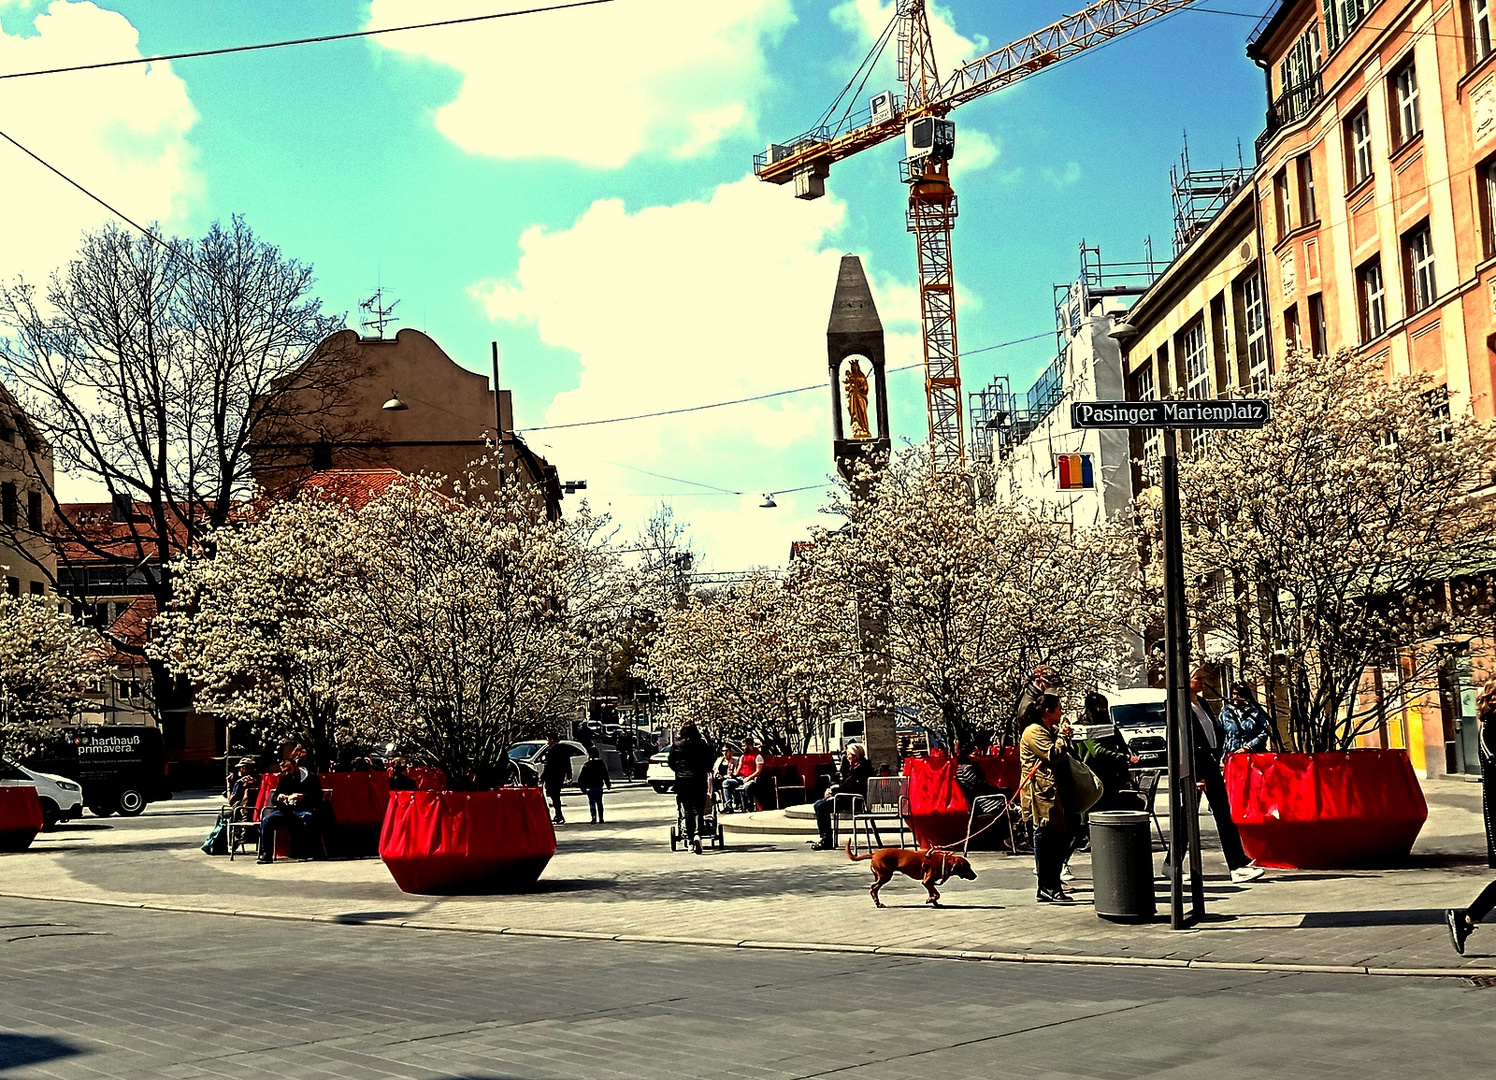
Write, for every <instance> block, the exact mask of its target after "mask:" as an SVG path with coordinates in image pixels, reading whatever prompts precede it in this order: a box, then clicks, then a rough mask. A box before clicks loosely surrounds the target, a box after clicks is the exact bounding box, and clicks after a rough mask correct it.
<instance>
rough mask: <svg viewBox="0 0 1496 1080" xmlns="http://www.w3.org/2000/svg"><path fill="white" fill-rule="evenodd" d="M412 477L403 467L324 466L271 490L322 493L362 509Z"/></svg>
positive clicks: (281, 495) (278, 494)
mask: <svg viewBox="0 0 1496 1080" xmlns="http://www.w3.org/2000/svg"><path fill="white" fill-rule="evenodd" d="M406 479H408V478H407V477H406V475H405V474H404V473H402V472H401V471H400V470H399V469H323V470H322V471H321V472H314V473H311V474H310V475H308V476H304V477H301V478H300V479H297V480H293V481H292V482H291V483H289V484H286V485H285V486H284V487H280V488H277V489H276V490H275V491H274V492H271V497H272V498H276V499H293V498H296V497H297V496H299V495H306V494H312V495H319V496H321V497H323V498H328V499H333V500H335V501H337V502H343V503H347V504H348V505H349V506H351V507H352V508H353V509H355V510H361V509H363V508H364V507H365V506H367V505H368V504H369V503H371V502H373V501H374V500H375V499H377V498H379V497H380V496H381V495H383V494H384V493H385V492H387V491H389V489H390V488H392V487H394V486H395V485H396V484H398V483H400V482H402V481H404V480H406Z"/></svg>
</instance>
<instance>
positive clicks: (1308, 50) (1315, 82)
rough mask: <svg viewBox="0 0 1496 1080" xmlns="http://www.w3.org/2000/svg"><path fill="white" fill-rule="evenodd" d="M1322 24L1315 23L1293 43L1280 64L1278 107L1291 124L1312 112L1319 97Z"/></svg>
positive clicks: (1283, 117) (1285, 121) (1286, 120)
mask: <svg viewBox="0 0 1496 1080" xmlns="http://www.w3.org/2000/svg"><path fill="white" fill-rule="evenodd" d="M1319 66H1320V51H1319V26H1318V25H1317V24H1316V25H1313V26H1311V27H1309V29H1308V30H1306V31H1304V33H1303V34H1301V35H1300V36H1299V39H1298V40H1297V41H1295V42H1294V43H1293V44H1292V45H1291V46H1289V49H1288V54H1287V55H1286V56H1284V58H1283V59H1282V60H1281V61H1280V62H1279V64H1278V103H1277V104H1278V109H1279V112H1280V115H1281V116H1282V119H1283V122H1284V123H1288V124H1291V123H1293V122H1294V121H1295V120H1302V119H1303V118H1304V117H1305V116H1308V115H1309V110H1310V109H1312V108H1313V107H1314V103H1315V102H1316V101H1318V100H1319V92H1320V86H1319Z"/></svg>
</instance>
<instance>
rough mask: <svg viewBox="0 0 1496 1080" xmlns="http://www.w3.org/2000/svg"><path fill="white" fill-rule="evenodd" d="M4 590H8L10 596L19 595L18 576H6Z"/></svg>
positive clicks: (19, 580) (19, 582) (19, 583)
mask: <svg viewBox="0 0 1496 1080" xmlns="http://www.w3.org/2000/svg"><path fill="white" fill-rule="evenodd" d="M5 591H6V592H8V593H10V595H12V596H20V595H21V579H20V578H18V577H8V578H6V579H5Z"/></svg>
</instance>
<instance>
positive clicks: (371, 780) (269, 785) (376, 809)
mask: <svg viewBox="0 0 1496 1080" xmlns="http://www.w3.org/2000/svg"><path fill="white" fill-rule="evenodd" d="M317 778H318V780H320V781H321V783H322V792H323V798H325V799H326V800H327V803H328V805H329V806H330V807H331V809H332V828H330V829H328V830H327V835H326V836H325V837H324V839H325V840H326V842H327V851H328V854H330V855H342V856H350V857H351V856H358V855H374V854H377V853H378V851H379V830H380V829H381V828H382V827H383V825H384V810H385V806H386V804H387V803H388V802H389V798H390V778H389V775H388V774H387V773H383V772H379V771H377V770H370V771H368V772H346V773H319V774H318V777H317ZM278 783H280V776H279V775H278V774H276V773H263V774H262V775H261V776H260V793H259V795H258V797H257V798H256V799H255V810H256V814H255V817H256V819H258V818H261V817H264V816H265V813H266V812H267V811H268V810H269V808H270V801H271V799H273V798H274V797H275V786H276V784H278ZM328 792H331V794H328ZM291 835H292V834H291V832H290V831H289V830H283V831H281V832H280V833H278V834H277V835H276V838H275V854H276V857H277V858H282V859H284V858H287V857H289V856H290V855H291Z"/></svg>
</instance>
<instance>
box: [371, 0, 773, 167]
mask: <svg viewBox="0 0 1496 1080" xmlns="http://www.w3.org/2000/svg"><path fill="white" fill-rule="evenodd" d="M511 6H512V7H515V8H518V7H521V6H528V5H522V4H520V3H518V2H513V3H512V5H511ZM494 9H495V8H494V3H493V0H372V3H371V4H370V11H369V21H368V25H369V26H370V27H378V26H393V25H398V24H401V23H408V22H430V21H435V20H438V19H444V18H455V17H461V16H466V15H476V14H485V13H488V12H491V11H493V10H494ZM500 10H503V9H500ZM792 22H794V10H793V4H792V0H628V2H627V3H619V4H605V5H602V6H600V7H591V8H582V9H579V10H574V11H561V12H555V13H550V14H536V15H525V16H521V17H519V18H515V19H500V20H497V21H494V22H491V23H476V24H472V25H469V26H465V27H461V28H458V29H456V30H452V29H435V30H429V31H415V32H410V33H402V34H391V35H387V36H383V37H378V38H374V39H373V40H374V41H375V42H377V43H378V45H379V46H381V47H383V48H386V49H390V50H392V51H396V52H400V53H403V54H405V55H408V56H413V57H419V58H422V59H426V60H431V61H434V62H436V63H439V64H443V65H446V66H448V67H451V68H454V69H456V70H457V71H458V72H459V73H460V74H461V76H462V85H461V87H460V89H459V90H458V92H457V96H456V97H455V98H454V99H453V100H452V101H450V102H449V103H447V104H446V105H444V106H442V107H441V108H440V109H438V110H437V112H436V126H437V128H438V129H439V130H440V131H441V132H442V134H444V135H445V136H446V137H447V138H449V139H451V140H452V141H453V142H454V143H456V144H457V145H458V146H459V147H461V148H462V149H463V150H465V151H467V152H468V153H473V154H483V155H487V156H489V157H496V158H503V159H511V160H513V159H525V158H553V159H562V160H567V161H574V162H578V163H579V164H582V165H587V166H593V167H597V168H621V167H622V166H624V165H626V164H627V163H628V162H629V161H630V160H631V159H633V158H635V157H637V156H639V155H641V154H645V153H657V154H662V155H665V156H669V157H694V156H698V155H701V154H705V153H708V152H710V151H711V150H712V149H714V148H715V147H716V146H717V144H718V143H720V142H721V141H722V140H723V139H726V138H728V137H729V136H732V135H736V134H740V133H746V134H752V133H753V130H754V127H755V124H756V120H757V108H758V97H759V94H760V92H761V91H762V90H763V89H764V88H765V87H766V86H767V85H768V83H769V76H768V74H767V71H766V63H765V56H764V50H765V47H766V45H768V44H769V43H771V42H773V41H774V40H776V39H777V37H778V36H779V34H781V33H782V32H783V31H784V29H785V28H786V27H788V26H789V25H790V24H791V23H792Z"/></svg>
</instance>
